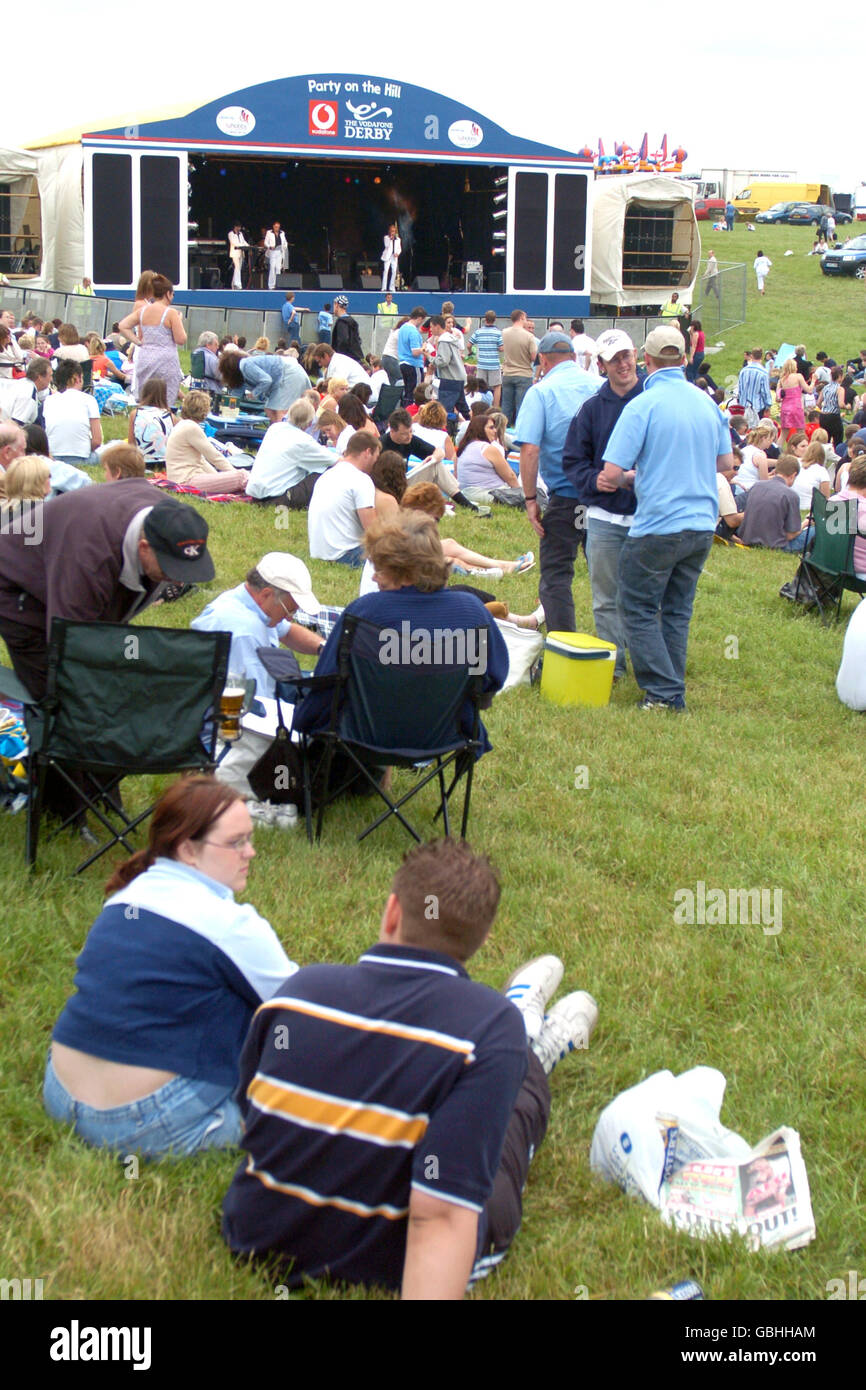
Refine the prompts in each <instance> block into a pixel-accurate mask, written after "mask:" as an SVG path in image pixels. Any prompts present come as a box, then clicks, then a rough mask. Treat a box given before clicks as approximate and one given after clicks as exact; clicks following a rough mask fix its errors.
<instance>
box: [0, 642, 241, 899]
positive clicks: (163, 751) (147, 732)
mask: <svg viewBox="0 0 866 1390" xmlns="http://www.w3.org/2000/svg"><path fill="white" fill-rule="evenodd" d="M230 645H231V635H230V633H227V632H188V631H185V630H183V629H174V628H159V627H128V626H126V625H125V624H121V623H79V622H71V621H69V620H67V619H65V618H55V619H54V621H53V623H52V625H51V638H50V642H49V647H48V682H47V688H46V693H45V696H44V698H43V699H42V700H38V701H37V700H34V699H33V698H32V697H31V696H30V695H29V694H28V693H27V692H26V691H24V692H23V696H22V693H21V692H22V691H23V687H21V686H20V683H19V689H18V691H17V692H16V691H13V690H12V689H7V687H9V686H10V684H11V682H10V681H9V680H8V679H3V680H0V687H2V689H3V690H4V691H5V693H7V694H9V695H15V694H17V697H18V698H19V699H21V700H22V703H23V704H24V707H25V714H26V722H27V729H28V735H29V740H30V750H29V757H28V782H29V801H28V806H27V838H26V855H27V863H28V865H30V866H31V867H33V866H34V865H35V863H36V851H37V847H38V843H39V830H40V823H41V820H42V811H43V797H44V791H45V779H46V776H47V774H48V771H49V769H52V770H53V772H54V773H55V774H56V775H57V776H59V777H60V778H61V779H62V781H64V782H65V783H66V784H67V785H68V786H69V787H70V788H71V789H72V790H73V791H74V793H76V797H77V800H78V806H77V809H76V810H75V811H73V812H72V814H71V815H69V816H67V818H66V819H65V820H64V821H63V822H62V824H61V825H60V826H59V827H58V832H57V833H59V831H60V830H63V829H64V828H65V827H66V826H68V825H70V824H71V823H72V822H73V821H74V820H76V819H77V817H78V816H79V815H80V814H81V811H82V810H84V809H87V810H89V811H90V812H92V814H93V815H94V816H95V817H96V819H97V820H98V821H99V822H100V823H101V825H102V826H103V827H104V829H105V831H106V832H107V834H108V835H109V836H110V838H109V839H108V840H107V841H106V843H105V844H102V845H100V846H99V847H98V848H97V849H95V850H94V851H93V853H92V854H91V855H89V856H88V858H87V859H85V860H83V861H82V863H80V864H79V865H78V866H77V868H76V869H75V870H74V872H75V873H81V872H82V870H83V869H86V868H88V867H89V865H91V864H92V863H94V861H95V860H96V859H99V858H100V857H101V856H102V855H103V854H105V853H106V851H107V850H109V849H111V848H112V847H113V846H114V845H116V844H121V845H123V847H124V849H125V850H126V851H127V853H128V854H131V853H132V852H133V850H134V848H135V846H134V845H132V844H131V843H130V842H129V840H128V838H127V837H128V836H129V834H130V833H131V832H132V831H133V830H135V829H136V827H137V826H138V825H140V824H141V822H142V821H144V820H146V819H147V817H148V816H149V815H150V813H151V811H152V810H153V807H152V806H150V807H148V809H147V810H146V811H142V812H140V813H139V814H138V815H136V816H133V817H130V816H128V815H127V813H126V811H125V810H124V808H123V805H122V803H121V801H120V798H119V797H118V795H117V787H118V784H119V783H120V781H121V780H122V779H123V778H124V777H126V776H129V775H132V774H160V773H166V772H186V771H198V772H208V771H212V770H213V767H214V760H215V759H214V755H215V750H216V740H217V729H218V724H219V703H220V695H221V693H222V690H223V687H224V685H225V677H226V670H227V668H228V656H229V647H230Z"/></svg>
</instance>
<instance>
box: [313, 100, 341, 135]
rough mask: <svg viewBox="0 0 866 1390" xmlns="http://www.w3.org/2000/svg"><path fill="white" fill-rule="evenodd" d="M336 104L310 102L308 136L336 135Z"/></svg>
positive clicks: (332, 102)
mask: <svg viewBox="0 0 866 1390" xmlns="http://www.w3.org/2000/svg"><path fill="white" fill-rule="evenodd" d="M336 133H337V103H336V102H335V101H311V102H310V134H311V135H336Z"/></svg>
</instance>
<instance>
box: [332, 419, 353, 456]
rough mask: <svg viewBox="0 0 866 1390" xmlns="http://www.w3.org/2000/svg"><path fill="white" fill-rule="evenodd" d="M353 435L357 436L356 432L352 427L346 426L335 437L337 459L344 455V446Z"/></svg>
mask: <svg viewBox="0 0 866 1390" xmlns="http://www.w3.org/2000/svg"><path fill="white" fill-rule="evenodd" d="M353 434H357V430H356V429H355V426H354V425H346V427H345V429H343V430H341V431H340V433H339V435H338V436H337V445H336V448H337V458H340V457H342V455H343V454H344V453H345V450H346V445H347V444H348V442H349V440H350V439H351V438H352V435H353Z"/></svg>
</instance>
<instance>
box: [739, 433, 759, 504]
mask: <svg viewBox="0 0 866 1390" xmlns="http://www.w3.org/2000/svg"><path fill="white" fill-rule="evenodd" d="M763 452H764V451H763V449H762V450H761V453H763ZM754 456H755V445H754V444H747V445H746V447H745V449H744V450H743V461H742V463H741V464H740V467H739V470H738V471H737V475H736V477H735V478H734V482H735V483H736V484H737V486H738V487H741V488H742V489H743V490H744V491H745V492H748V491H749V488H750V487H754V486H755V483H759V482H760V481H761V475H760V473H759V472H758V466H757V464H756V463H754V462H753V460H754Z"/></svg>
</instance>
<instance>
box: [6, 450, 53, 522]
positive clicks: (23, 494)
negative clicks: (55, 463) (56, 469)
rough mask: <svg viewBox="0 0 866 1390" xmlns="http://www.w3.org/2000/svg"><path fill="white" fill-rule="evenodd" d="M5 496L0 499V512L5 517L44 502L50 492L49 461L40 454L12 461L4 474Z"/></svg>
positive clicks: (27, 455)
mask: <svg viewBox="0 0 866 1390" xmlns="http://www.w3.org/2000/svg"><path fill="white" fill-rule="evenodd" d="M4 481H5V484H6V489H5V492H6V495H5V497H2V498H0V510H2V512H3V515H4V516H7V515H8V514H9V513H10V512H19V513H20V511H21V510H22V506H23V505H26V504H29V503H33V502H39V503H40V504H41V503H42V502H44V501H45V498H46V497H47V496H48V494H49V492H50V491H51V460H50V459H47V458H43V456H42V455H41V454H25V455H24V456H23V457H22V458H18V459H13V461H12V463H10V465H9V467H8V468H7V469H6V472H5V474H4Z"/></svg>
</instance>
